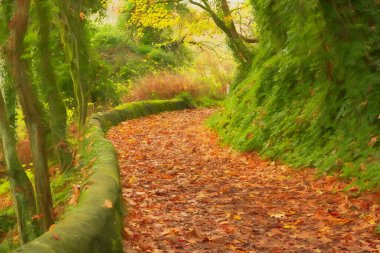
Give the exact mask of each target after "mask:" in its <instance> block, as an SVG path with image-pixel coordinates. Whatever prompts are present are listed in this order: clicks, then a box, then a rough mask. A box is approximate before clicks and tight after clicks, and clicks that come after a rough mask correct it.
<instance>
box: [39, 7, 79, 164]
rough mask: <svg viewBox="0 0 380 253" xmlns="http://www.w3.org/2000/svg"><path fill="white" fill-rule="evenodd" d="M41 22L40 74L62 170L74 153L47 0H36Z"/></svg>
mask: <svg viewBox="0 0 380 253" xmlns="http://www.w3.org/2000/svg"><path fill="white" fill-rule="evenodd" d="M35 4H36V11H37V16H38V24H39V37H38V50H39V53H40V57H41V59H40V65H41V66H40V75H41V77H42V82H41V85H42V88H43V90H44V92H45V94H46V98H47V102H48V104H49V114H50V115H49V116H50V117H49V121H50V128H51V131H52V142H53V143H52V144H53V146H54V151H55V153H56V157H57V159H58V161H59V165H60V168H61V170H62V171H64V170H67V169H68V168H69V167H70V166H71V163H72V155H71V152H70V148H69V145H68V143H67V141H66V129H67V128H66V121H67V113H66V106H65V103H64V102H63V98H62V94H61V92H60V90H59V88H58V84H57V81H56V76H55V73H54V69H53V65H52V63H51V60H50V59H51V57H52V54H51V51H50V49H49V40H50V20H49V14H50V10H49V6H48V2H47V1H46V0H35Z"/></svg>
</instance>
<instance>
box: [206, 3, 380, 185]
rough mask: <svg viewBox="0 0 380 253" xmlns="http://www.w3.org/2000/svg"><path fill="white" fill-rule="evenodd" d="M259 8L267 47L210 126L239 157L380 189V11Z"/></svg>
mask: <svg viewBox="0 0 380 253" xmlns="http://www.w3.org/2000/svg"><path fill="white" fill-rule="evenodd" d="M252 4H253V7H254V10H255V18H256V21H257V24H258V27H259V31H260V40H261V43H260V45H259V47H258V48H257V49H256V50H257V51H256V56H255V59H254V61H253V64H252V67H251V69H250V70H249V72H248V73H247V72H245V73H246V75H245V78H241V77H240V79H241V80H242V81H240V82H238V84H237V85H236V86H235V87H234V89H233V91H232V93H231V94H230V96H229V97H228V99H227V100H226V102H225V103H224V109H223V110H222V111H221V112H220V113H219V114H217V115H215V116H214V117H213V118H212V119H210V121H209V124H210V125H211V126H212V127H214V128H215V129H217V130H218V132H219V134H220V136H221V138H222V140H223V141H224V142H226V143H229V144H231V145H232V146H233V147H235V148H237V149H239V150H258V151H259V152H260V153H261V154H262V155H263V156H264V157H270V158H272V159H280V160H282V161H284V162H285V163H287V164H290V165H292V166H295V167H308V166H312V167H317V168H318V169H319V170H320V171H322V172H336V171H339V172H340V174H341V176H342V177H347V178H351V179H353V180H354V181H355V184H356V185H359V186H360V187H361V188H362V189H368V188H372V189H373V188H379V187H380V141H379V140H377V141H375V139H376V136H379V135H380V118H379V114H380V110H379V108H380V67H379V66H380V65H379V64H378V60H377V59H378V55H379V54H378V52H379V50H380V47H379V42H380V30H379V29H375V30H374V29H371V27H370V26H368V22H369V23H371V24H372V25H373V26H374V27H378V25H380V15H378V14H379V12H380V9H379V5H377V4H376V3H374V2H373V1H369V0H366V1H360V2H355V3H353V4H352V5H347V4H346V3H345V1H335V2H334V3H327V2H326V3H321V2H320V1H316V0H312V1H308V2H307V3H306V2H305V3H301V2H299V1H294V2H292V1H285V0H281V1H275V2H273V1H265V0H259V1H253V2H252ZM374 138H375V139H374ZM371 139H372V142H371Z"/></svg>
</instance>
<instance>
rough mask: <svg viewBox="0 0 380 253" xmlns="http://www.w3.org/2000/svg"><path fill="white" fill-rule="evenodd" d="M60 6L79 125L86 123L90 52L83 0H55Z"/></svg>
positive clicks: (58, 24)
mask: <svg viewBox="0 0 380 253" xmlns="http://www.w3.org/2000/svg"><path fill="white" fill-rule="evenodd" d="M54 2H55V4H56V5H57V7H58V8H59V14H58V17H57V20H58V21H57V26H58V27H59V29H60V34H61V41H62V44H63V45H64V52H65V56H66V59H67V61H68V63H69V66H70V75H71V79H72V81H73V86H74V94H75V100H76V103H77V112H78V117H79V127H81V126H83V125H84V124H85V123H86V117H87V102H88V82H87V66H88V64H89V59H88V52H87V47H86V41H85V36H84V21H83V20H82V19H81V15H80V13H81V3H82V1H81V0H55V1H54Z"/></svg>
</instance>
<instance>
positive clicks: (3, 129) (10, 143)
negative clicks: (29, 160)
mask: <svg viewBox="0 0 380 253" xmlns="http://www.w3.org/2000/svg"><path fill="white" fill-rule="evenodd" d="M0 137H1V141H2V145H3V152H4V159H5V164H6V167H7V174H8V177H9V182H10V186H11V191H12V195H13V200H14V207H15V212H16V217H17V226H18V231H19V235H20V240H21V242H22V243H23V244H24V243H26V242H29V241H31V240H32V239H34V238H36V237H38V236H39V235H40V230H39V228H38V223H36V221H35V220H34V219H33V216H35V215H36V213H37V210H36V202H35V197H34V190H33V186H32V183H31V182H30V180H29V178H28V176H27V175H26V173H25V171H24V170H23V169H22V167H21V163H20V161H19V159H18V157H17V152H16V148H15V144H16V139H15V136H14V133H13V132H12V129H11V126H10V124H9V121H8V116H7V112H6V108H5V104H4V98H3V95H2V94H1V92H0Z"/></svg>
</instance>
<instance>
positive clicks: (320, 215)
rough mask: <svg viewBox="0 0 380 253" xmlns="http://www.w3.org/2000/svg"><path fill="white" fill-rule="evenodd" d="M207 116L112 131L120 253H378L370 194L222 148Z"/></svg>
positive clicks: (169, 117) (156, 119) (159, 119)
mask: <svg viewBox="0 0 380 253" xmlns="http://www.w3.org/2000/svg"><path fill="white" fill-rule="evenodd" d="M213 112H214V111H213V110H212V109H200V110H187V111H177V112H169V113H163V114H160V115H155V116H149V117H145V118H141V119H137V120H131V121H128V122H124V123H122V124H120V125H119V126H118V127H115V128H113V129H112V130H111V131H110V133H109V138H110V139H111V140H112V141H113V143H114V144H115V146H116V147H117V149H118V152H119V160H120V167H121V177H122V186H123V198H124V200H125V202H126V204H127V206H128V207H127V211H128V212H127V214H126V216H125V218H124V237H125V241H124V247H125V250H126V252H169V253H171V252H194V253H196V252H273V253H274V252H380V237H379V236H378V235H376V234H375V232H374V230H375V227H376V224H378V223H379V222H380V203H379V194H378V193H372V194H370V193H366V194H361V195H360V196H358V192H357V190H355V189H352V190H351V191H349V192H341V191H339V190H340V189H342V188H343V187H344V186H345V184H344V183H343V182H341V181H339V180H337V179H336V178H334V177H324V178H322V179H317V178H316V177H315V176H314V172H313V170H311V169H305V170H294V169H290V168H288V167H286V166H283V165H281V164H278V163H275V162H269V161H264V160H262V159H260V158H259V157H258V156H257V155H256V154H245V153H239V152H237V151H233V150H231V149H230V148H228V147H223V146H221V145H220V143H219V142H218V138H217V136H216V134H215V133H213V132H212V131H210V130H209V129H207V128H206V127H205V125H204V120H205V119H206V118H207V117H208V116H210V115H211V114H212V113H213ZM376 201H377V202H376Z"/></svg>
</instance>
